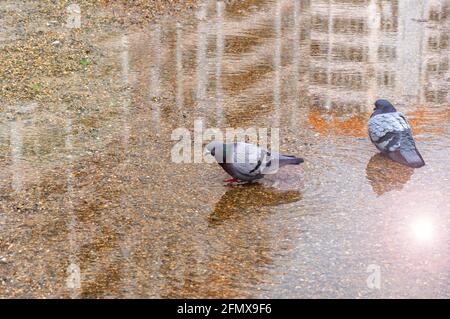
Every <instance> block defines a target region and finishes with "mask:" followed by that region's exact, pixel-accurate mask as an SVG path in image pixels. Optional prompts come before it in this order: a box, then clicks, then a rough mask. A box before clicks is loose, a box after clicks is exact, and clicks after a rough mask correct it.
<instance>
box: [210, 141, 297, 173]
mask: <svg viewBox="0 0 450 319" xmlns="http://www.w3.org/2000/svg"><path fill="white" fill-rule="evenodd" d="M212 143H213V142H212ZM214 143H216V144H214V149H216V148H218V149H219V150H220V149H223V152H224V153H225V154H223V153H222V154H220V153H221V152H215V151H214V157H215V158H216V160H217V162H218V163H219V164H220V165H221V166H222V168H223V169H224V170H225V171H226V172H227V173H228V174H230V175H231V176H233V177H234V178H237V179H239V180H242V181H253V180H257V179H260V178H263V177H264V175H266V174H270V173H272V172H273V171H274V169H276V168H278V167H280V166H284V165H297V164H300V163H302V162H303V159H300V158H297V157H295V156H288V155H281V154H279V153H275V152H274V153H271V152H268V151H267V150H265V149H263V148H261V147H259V146H257V145H254V144H250V143H242V142H240V143H232V144H217V142H214ZM210 144H211V143H210ZM210 144H209V145H210ZM209 145H208V146H207V148H208V149H209V148H212V147H210V146H209ZM277 164H278V165H277Z"/></svg>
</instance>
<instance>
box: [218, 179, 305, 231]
mask: <svg viewBox="0 0 450 319" xmlns="http://www.w3.org/2000/svg"><path fill="white" fill-rule="evenodd" d="M301 199H302V195H301V193H300V192H299V191H296V190H287V191H282V190H280V189H277V188H274V187H267V186H264V185H262V184H259V183H253V184H245V185H239V186H232V187H230V188H229V189H228V190H227V191H226V192H225V193H224V194H223V195H222V197H221V199H220V200H219V201H218V202H217V203H216V205H215V207H214V211H213V212H212V213H211V215H210V216H209V223H210V225H218V224H221V223H222V222H224V221H225V220H228V219H234V218H238V217H239V216H240V215H242V214H248V213H255V212H259V211H260V210H261V209H262V208H263V207H270V206H272V207H273V206H278V205H283V204H289V203H294V202H297V201H299V200H301Z"/></svg>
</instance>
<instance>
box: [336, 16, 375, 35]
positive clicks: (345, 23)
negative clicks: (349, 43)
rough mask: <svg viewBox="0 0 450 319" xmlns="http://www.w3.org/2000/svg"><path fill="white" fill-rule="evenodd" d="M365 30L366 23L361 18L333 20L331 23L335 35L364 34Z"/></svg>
mask: <svg viewBox="0 0 450 319" xmlns="http://www.w3.org/2000/svg"><path fill="white" fill-rule="evenodd" d="M366 29H367V28H366V23H365V21H364V20H363V19H362V18H361V19H356V18H355V19H352V18H350V19H346V18H335V19H334V21H333V31H335V32H336V33H365V32H366Z"/></svg>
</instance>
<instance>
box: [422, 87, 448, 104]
mask: <svg viewBox="0 0 450 319" xmlns="http://www.w3.org/2000/svg"><path fill="white" fill-rule="evenodd" d="M447 94H448V92H447V90H445V89H438V90H430V89H427V90H426V91H425V100H426V101H427V102H434V103H446V102H447Z"/></svg>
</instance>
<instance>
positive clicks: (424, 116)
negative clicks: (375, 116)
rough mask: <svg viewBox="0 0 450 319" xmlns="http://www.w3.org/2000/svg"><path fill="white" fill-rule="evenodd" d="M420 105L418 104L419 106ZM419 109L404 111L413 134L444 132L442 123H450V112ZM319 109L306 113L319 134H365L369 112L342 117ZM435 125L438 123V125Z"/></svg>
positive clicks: (358, 135)
mask: <svg viewBox="0 0 450 319" xmlns="http://www.w3.org/2000/svg"><path fill="white" fill-rule="evenodd" d="M419 107H420V106H419ZM425 107H426V106H422V107H421V108H420V109H418V110H415V111H412V112H408V113H406V115H407V117H408V121H409V123H410V125H411V127H412V129H413V131H414V133H415V134H423V133H429V134H435V135H443V134H445V129H444V128H443V127H442V125H445V124H448V123H450V112H448V111H435V110H433V109H426V108H425ZM323 115H324V114H323V113H321V112H319V111H310V112H309V114H308V124H309V125H310V126H311V128H312V129H313V130H314V131H315V132H318V133H320V134H323V135H328V134H330V133H333V134H336V135H341V136H353V137H365V136H367V123H368V121H369V118H370V114H369V113H361V114H354V115H351V116H350V117H348V118H342V116H340V115H339V114H337V113H334V112H332V113H327V117H328V118H325V117H324V116H323ZM437 125H440V126H439V127H438V126H437Z"/></svg>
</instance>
